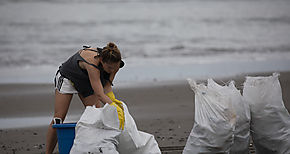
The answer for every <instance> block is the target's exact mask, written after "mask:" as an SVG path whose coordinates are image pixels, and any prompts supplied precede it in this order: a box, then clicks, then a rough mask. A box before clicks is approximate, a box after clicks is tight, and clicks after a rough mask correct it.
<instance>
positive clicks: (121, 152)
mask: <svg viewBox="0 0 290 154" xmlns="http://www.w3.org/2000/svg"><path fill="white" fill-rule="evenodd" d="M123 108H124V115H125V125H124V130H120V129H119V119H118V113H117V110H116V108H115V107H114V106H111V105H108V104H106V105H105V106H104V107H103V108H94V107H90V106H89V107H86V109H85V111H84V113H83V115H82V117H81V118H80V120H79V121H78V123H77V126H76V137H75V140H74V144H73V146H72V149H71V152H70V153H71V154H82V153H83V154H85V153H86V154H88V153H89V152H90V153H94V154H96V153H97V154H99V153H103V154H161V152H160V149H159V147H158V144H157V142H156V140H155V139H154V136H153V135H151V134H148V133H144V132H141V131H138V130H137V127H136V124H135V122H134V119H133V118H132V116H131V115H130V113H129V111H128V108H127V106H126V104H125V103H123Z"/></svg>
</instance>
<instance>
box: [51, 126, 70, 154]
mask: <svg viewBox="0 0 290 154" xmlns="http://www.w3.org/2000/svg"><path fill="white" fill-rule="evenodd" d="M52 127H53V128H56V132H57V140H58V150H59V153H60V154H69V152H70V149H71V147H72V145H73V142H74V139H75V127H76V123H63V124H54V125H52Z"/></svg>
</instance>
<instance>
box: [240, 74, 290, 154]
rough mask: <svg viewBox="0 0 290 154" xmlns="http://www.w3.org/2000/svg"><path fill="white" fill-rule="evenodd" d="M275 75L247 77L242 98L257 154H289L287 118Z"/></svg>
mask: <svg viewBox="0 0 290 154" xmlns="http://www.w3.org/2000/svg"><path fill="white" fill-rule="evenodd" d="M278 77H279V74H277V73H274V74H273V76H269V77H247V78H246V82H245V83H244V90H243V95H244V97H245V99H246V101H248V102H249V104H250V109H251V119H252V120H251V134H252V138H253V142H254V146H255V148H256V153H257V154H289V153H290V116H289V113H288V111H287V109H286V108H285V107H284V103H283V100H282V91H281V86H280V83H279V79H278Z"/></svg>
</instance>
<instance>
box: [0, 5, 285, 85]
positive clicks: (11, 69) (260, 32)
mask: <svg viewBox="0 0 290 154" xmlns="http://www.w3.org/2000/svg"><path fill="white" fill-rule="evenodd" d="M108 42H115V43H116V44H117V45H118V47H119V49H120V50H121V53H122V56H123V59H124V61H125V63H126V65H125V67H124V68H123V69H121V70H120V71H119V73H118V74H117V77H116V81H115V82H116V83H120V84H124V85H126V84H132V83H133V84H136V83H138V84H139V83H142V82H152V81H153V82H156V81H171V80H185V79H186V78H187V77H191V78H204V77H221V76H228V75H235V74H239V73H251V72H266V71H268V72H272V71H273V72H274V71H278V72H279V71H290V1H289V0H275V1H273V0H108V1H105V0H40V1H38V0H3V1H1V2H0V83H52V82H53V76H54V74H55V71H56V70H57V68H58V66H59V65H60V64H61V63H62V62H64V61H65V60H66V59H68V57H69V56H71V55H73V54H74V53H75V52H76V51H77V50H79V49H81V48H82V46H83V45H91V46H92V47H103V46H105V45H106V44H107V43H108Z"/></svg>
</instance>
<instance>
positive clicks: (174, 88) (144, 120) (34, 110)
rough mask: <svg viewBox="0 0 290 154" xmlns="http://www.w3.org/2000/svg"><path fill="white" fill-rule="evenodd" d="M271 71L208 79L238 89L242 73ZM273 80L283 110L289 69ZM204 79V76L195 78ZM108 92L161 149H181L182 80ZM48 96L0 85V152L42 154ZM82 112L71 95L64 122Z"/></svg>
mask: <svg viewBox="0 0 290 154" xmlns="http://www.w3.org/2000/svg"><path fill="white" fill-rule="evenodd" d="M271 74H272V72H269V73H254V74H241V75H236V76H232V77H227V78H214V80H215V81H217V82H218V83H221V84H222V83H228V81H229V80H234V81H235V82H236V86H237V87H238V88H239V89H241V88H242V83H243V82H244V81H245V76H247V75H250V76H259V75H262V76H266V75H271ZM279 79H280V83H281V87H282V93H283V101H284V104H285V107H286V108H287V109H288V112H289V110H290V95H289V93H290V72H280V78H279ZM204 80H206V78H205V79H203V80H200V81H199V82H201V81H204ZM114 92H115V94H116V97H117V98H119V99H120V100H123V101H124V102H125V103H126V104H127V106H128V108H129V111H130V113H131V115H132V116H133V118H134V120H135V122H136V124H137V127H138V129H139V130H141V131H145V132H148V133H151V134H153V135H154V137H155V139H156V140H157V142H158V144H159V147H160V148H161V150H162V151H163V153H168V154H173V153H176V154H178V153H181V152H182V148H183V146H184V145H185V143H186V141H187V137H188V135H189V133H190V131H191V129H192V126H193V122H194V95H193V94H194V93H193V92H192V91H191V89H190V87H189V85H188V84H187V81H185V80H184V81H164V82H163V81H155V82H151V83H148V84H147V85H146V86H132V87H119V88H115V89H114ZM53 100H54V88H53V85H51V84H2V85H0V108H1V112H0V117H1V119H2V121H3V119H6V123H5V124H4V125H6V126H3V123H1V127H2V128H1V130H0V145H1V147H0V153H3V154H5V153H8V154H10V153H16V154H17V153H19V154H26V153H27V154H34V153H35V154H37V153H38V154H39V153H44V150H45V136H46V131H47V126H48V124H49V120H50V119H51V117H52V115H53ZM83 110H84V107H83V105H82V103H81V102H80V100H79V98H78V97H77V96H74V98H73V101H72V103H71V106H70V109H69V113H68V117H67V118H68V120H67V121H68V122H73V121H74V122H76V121H77V119H78V118H79V116H80V115H81V113H82V112H83ZM38 118H39V119H38ZM9 119H10V122H9ZM4 121H5V120H4ZM13 123H14V124H13ZM15 123H16V124H15ZM21 123H24V124H21ZM9 126H10V127H13V128H9ZM55 152H56V153H57V148H56V149H55Z"/></svg>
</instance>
